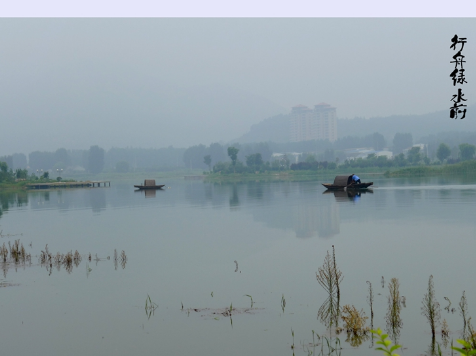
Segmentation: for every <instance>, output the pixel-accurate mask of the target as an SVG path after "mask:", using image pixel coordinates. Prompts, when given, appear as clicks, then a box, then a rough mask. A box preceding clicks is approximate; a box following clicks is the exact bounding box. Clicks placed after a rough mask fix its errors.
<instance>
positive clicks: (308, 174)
mask: <svg viewBox="0 0 476 356" xmlns="http://www.w3.org/2000/svg"><path fill="white" fill-rule="evenodd" d="M352 173H355V174H358V175H360V176H362V177H361V178H365V177H366V176H375V175H380V176H383V175H384V174H385V169H382V168H379V167H369V168H361V169H359V170H355V171H352V172H351V171H350V170H349V169H333V170H325V169H321V170H300V171H293V170H283V171H265V172H256V173H227V174H221V173H209V174H206V175H205V177H204V180H205V181H209V182H239V181H250V180H255V181H272V180H288V181H306V180H321V179H326V180H329V181H333V180H334V177H335V176H337V175H346V174H349V175H350V174H352Z"/></svg>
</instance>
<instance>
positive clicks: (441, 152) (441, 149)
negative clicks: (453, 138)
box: [436, 143, 451, 162]
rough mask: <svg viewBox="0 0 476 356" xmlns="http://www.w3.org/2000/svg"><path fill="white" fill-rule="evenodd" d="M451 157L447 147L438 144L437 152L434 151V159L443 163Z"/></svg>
mask: <svg viewBox="0 0 476 356" xmlns="http://www.w3.org/2000/svg"><path fill="white" fill-rule="evenodd" d="M450 155H451V149H450V147H449V146H448V145H446V144H444V143H440V145H439V146H438V150H437V151H436V157H438V159H439V160H440V161H441V162H443V161H444V160H445V159H447V158H448V157H449V156H450Z"/></svg>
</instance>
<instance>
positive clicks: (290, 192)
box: [0, 176, 476, 356]
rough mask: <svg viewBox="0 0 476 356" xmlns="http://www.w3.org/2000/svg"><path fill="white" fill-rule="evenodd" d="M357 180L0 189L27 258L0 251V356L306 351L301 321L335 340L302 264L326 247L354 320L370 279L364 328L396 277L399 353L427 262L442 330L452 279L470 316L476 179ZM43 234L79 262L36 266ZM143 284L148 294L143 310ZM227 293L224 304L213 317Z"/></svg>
mask: <svg viewBox="0 0 476 356" xmlns="http://www.w3.org/2000/svg"><path fill="white" fill-rule="evenodd" d="M364 178H365V176H364ZM368 180H369V179H365V181H368ZM372 180H373V181H374V182H375V186H376V187H375V188H374V189H373V191H370V192H367V193H365V194H364V193H362V194H361V195H360V196H358V195H357V196H353V195H352V194H347V193H344V192H342V193H336V194H334V193H329V194H324V191H325V189H324V187H322V186H321V184H320V183H323V182H324V181H322V182H321V181H315V182H248V183H236V184H233V183H222V184H211V183H204V182H202V181H183V180H170V179H169V180H166V181H163V184H166V185H167V187H168V188H167V189H165V190H164V191H157V192H155V194H151V195H150V196H146V195H145V194H144V193H143V192H134V189H133V187H132V183H133V182H114V181H113V182H112V183H111V187H107V188H94V189H71V190H56V191H32V192H25V193H21V194H0V202H1V205H0V206H1V212H2V213H1V215H0V231H2V234H3V237H2V238H1V240H0V244H3V242H5V243H6V245H7V247H8V242H9V241H10V242H11V243H13V241H14V240H16V239H20V242H21V243H23V245H24V247H25V249H26V252H27V253H31V255H32V258H31V264H30V263H28V262H27V263H25V264H23V263H18V264H15V263H13V262H11V263H8V264H3V265H2V264H1V263H0V265H1V266H2V268H3V270H4V274H3V276H2V275H1V273H0V282H1V286H2V287H3V288H0V294H1V297H0V306H1V308H0V320H1V324H0V327H1V335H2V354H4V355H13V354H15V355H27V354H28V355H32V354H34V355H114V356H117V355H195V356H200V355H203V356H205V355H207V356H209V355H293V352H294V354H295V355H308V354H309V351H308V349H309V350H310V351H313V352H314V355H316V354H319V353H320V352H321V346H320V345H319V346H316V347H315V349H314V350H313V348H312V346H311V345H310V343H312V330H314V331H315V332H316V333H317V334H319V335H324V336H327V337H332V342H333V343H334V342H335V340H336V339H335V338H336V335H335V333H333V332H330V333H329V331H328V330H327V328H326V326H325V325H324V324H323V323H322V322H321V321H320V320H319V318H318V315H317V314H318V310H319V308H320V307H321V305H322V304H323V303H324V302H325V300H326V298H327V295H326V292H325V290H324V289H323V288H322V287H321V286H320V285H319V284H318V282H317V280H316V272H317V271H318V268H319V267H321V266H322V265H323V263H324V258H325V256H326V253H327V251H329V252H330V253H331V254H332V245H334V246H335V251H336V262H337V265H338V267H339V269H340V270H341V271H342V273H343V276H344V279H343V281H342V283H341V285H340V293H341V300H340V305H341V306H343V305H345V304H350V305H355V306H356V308H358V309H359V310H360V309H364V311H365V313H366V316H368V317H369V319H368V320H367V325H370V306H369V304H368V303H367V297H368V292H369V290H368V284H367V283H366V282H367V281H369V282H371V283H372V287H373V290H374V302H373V309H374V319H373V325H374V327H381V328H382V329H384V330H385V328H386V327H387V322H386V314H387V306H388V302H387V298H388V295H389V289H388V283H389V282H390V280H391V278H398V279H399V282H400V295H403V296H405V298H406V303H405V305H402V306H401V313H400V318H401V321H402V323H403V325H402V327H401V329H399V330H397V337H398V342H399V343H400V344H401V345H403V347H404V350H403V351H400V352H399V353H400V354H403V355H422V354H429V347H430V345H431V331H430V326H429V324H428V322H427V321H426V319H425V317H424V316H423V315H422V314H421V306H422V299H423V297H424V295H425V293H426V289H427V285H428V278H429V276H430V275H433V277H434V278H433V280H434V285H435V290H436V298H437V300H438V301H439V303H440V304H441V309H442V310H441V320H443V319H446V321H447V323H448V325H449V328H450V331H451V334H450V343H451V339H452V338H453V339H455V340H456V339H457V338H460V333H461V330H462V329H463V319H462V318H461V316H460V315H459V309H458V302H459V301H460V298H461V295H462V292H463V291H466V296H467V299H468V304H469V313H470V315H475V316H476V286H475V283H474V277H473V276H474V273H473V264H472V263H473V261H474V251H475V250H476V239H475V236H476V221H475V220H476V216H475V211H476V179H475V178H472V177H454V178H412V179H385V178H375V177H374V178H372ZM30 245H31V246H30ZM46 245H48V249H49V251H50V252H51V253H53V254H56V253H57V252H60V253H63V254H64V253H67V252H69V251H72V252H73V253H74V251H75V250H78V251H79V253H80V254H81V255H82V261H81V262H80V263H79V264H78V266H77V267H76V266H73V269H72V270H71V271H70V272H68V271H67V270H66V269H65V268H64V266H63V267H60V268H57V267H56V266H55V265H54V264H53V266H52V268H51V269H50V268H49V266H48V265H43V266H42V265H40V263H39V256H40V254H41V251H42V250H43V251H44V250H45V246H46ZM115 249H116V250H117V253H118V255H119V256H118V261H117V263H115V261H114V250H115ZM123 250H124V252H125V254H126V256H127V260H126V263H125V264H121V258H120V253H121V251H123ZM89 253H91V256H92V260H91V261H89V260H88V257H89ZM96 257H97V259H99V260H98V261H95V260H96ZM108 257H109V259H108ZM235 261H236V263H235ZM0 272H1V271H0ZM382 276H383V278H384V284H383V285H382ZM246 295H250V296H252V298H253V303H254V304H253V309H251V310H249V308H250V306H251V298H250V297H248V296H246ZM148 296H150V300H151V301H152V302H154V303H156V304H157V305H158V307H157V308H156V309H155V311H153V313H152V314H151V315H149V313H147V312H146V310H145V303H146V299H148ZM283 297H284V299H285V308H284V312H283V309H282V299H283ZM444 297H447V298H448V299H449V300H450V301H451V303H452V304H451V307H450V311H449V312H448V311H446V310H445V309H443V308H444V307H445V306H447V305H448V302H447V301H446V300H445V299H444ZM182 303H183V309H182ZM231 303H232V305H233V308H236V309H237V312H238V313H237V314H235V315H233V316H232V318H230V317H227V316H223V315H221V314H219V313H220V312H224V311H226V309H229V307H230V304H231ZM451 308H455V309H456V311H455V312H454V313H451ZM195 309H197V310H198V311H195ZM340 324H342V322H340ZM291 330H293V331H294V345H295V347H294V350H293V349H292V348H291V346H292V345H293V337H292V332H291ZM440 330H441V328H440V327H439V328H438V331H440ZM337 337H338V338H339V340H340V346H341V347H342V350H340V353H341V355H351V356H353V355H380V353H379V352H377V351H374V350H372V348H373V347H375V345H374V346H372V340H371V339H368V340H363V342H362V344H361V345H360V346H359V347H353V346H352V345H351V344H350V343H349V342H348V341H346V339H347V334H346V332H342V333H340V334H339V335H337ZM436 341H437V342H439V343H442V338H441V334H437V337H436ZM316 343H317V339H316ZM324 343H325V345H327V344H326V342H325V341H324ZM324 351H325V354H328V352H327V346H325V348H324ZM442 351H443V353H444V354H449V347H447V348H444V347H443V345H442ZM333 354H336V353H333Z"/></svg>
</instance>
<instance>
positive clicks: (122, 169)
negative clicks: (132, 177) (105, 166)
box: [116, 161, 129, 173]
mask: <svg viewBox="0 0 476 356" xmlns="http://www.w3.org/2000/svg"><path fill="white" fill-rule="evenodd" d="M116 172H119V173H127V172H129V163H128V162H126V161H120V162H117V163H116Z"/></svg>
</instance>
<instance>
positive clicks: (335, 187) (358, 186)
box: [322, 182, 374, 190]
mask: <svg viewBox="0 0 476 356" xmlns="http://www.w3.org/2000/svg"><path fill="white" fill-rule="evenodd" d="M373 184H374V182H370V183H359V184H352V185H348V186H344V185H334V184H330V183H322V185H323V186H324V187H326V188H327V189H330V190H338V189H345V188H347V189H367V188H368V187H370V186H371V185H373Z"/></svg>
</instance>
